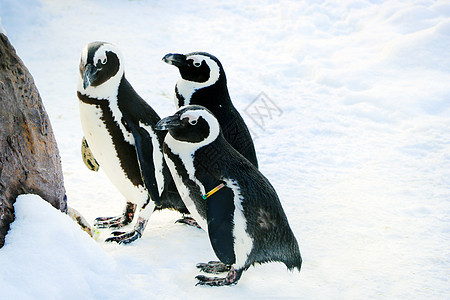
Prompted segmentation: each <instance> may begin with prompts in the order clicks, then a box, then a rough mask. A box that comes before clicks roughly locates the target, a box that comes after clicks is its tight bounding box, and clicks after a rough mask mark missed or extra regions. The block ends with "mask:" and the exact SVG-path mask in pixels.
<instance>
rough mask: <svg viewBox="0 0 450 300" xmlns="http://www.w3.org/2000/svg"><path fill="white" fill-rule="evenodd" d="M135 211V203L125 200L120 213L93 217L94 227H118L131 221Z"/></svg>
mask: <svg viewBox="0 0 450 300" xmlns="http://www.w3.org/2000/svg"><path fill="white" fill-rule="evenodd" d="M135 211H136V204H134V203H131V202H127V206H126V207H125V210H124V212H123V214H122V215H120V216H117V217H98V218H96V219H95V223H94V227H95V228H120V227H123V226H126V225H128V224H130V223H131V221H132V220H133V218H134V212H135Z"/></svg>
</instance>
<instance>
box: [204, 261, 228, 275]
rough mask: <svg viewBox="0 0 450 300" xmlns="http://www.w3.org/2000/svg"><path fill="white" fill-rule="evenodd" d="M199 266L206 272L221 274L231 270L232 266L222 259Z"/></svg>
mask: <svg viewBox="0 0 450 300" xmlns="http://www.w3.org/2000/svg"><path fill="white" fill-rule="evenodd" d="M197 268H198V269H200V271H202V272H205V273H210V274H219V273H224V272H228V271H230V269H231V266H229V265H226V264H224V263H222V262H220V261H210V262H208V263H199V264H197Z"/></svg>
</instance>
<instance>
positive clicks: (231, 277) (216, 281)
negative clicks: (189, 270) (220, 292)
mask: <svg viewBox="0 0 450 300" xmlns="http://www.w3.org/2000/svg"><path fill="white" fill-rule="evenodd" d="M242 272H243V269H240V270H237V271H236V270H235V269H234V268H233V267H230V271H229V272H228V274H227V276H226V277H225V278H219V277H206V276H203V275H198V276H197V277H195V279H197V280H198V283H197V284H196V285H209V286H225V285H229V286H231V285H235V284H237V282H238V281H239V279H240V278H241V275H242Z"/></svg>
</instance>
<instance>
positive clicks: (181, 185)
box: [164, 154, 208, 232]
mask: <svg viewBox="0 0 450 300" xmlns="http://www.w3.org/2000/svg"><path fill="white" fill-rule="evenodd" d="M164 158H165V161H166V163H167V166H168V167H169V170H170V173H171V174H172V177H173V180H174V182H175V185H176V187H177V190H178V193H179V194H180V196H181V200H183V202H184V205H186V208H187V209H188V210H189V212H190V213H191V215H192V216H193V217H194V219H195V220H196V221H197V223H198V224H199V225H200V227H201V228H202V229H203V230H205V231H206V232H208V222H207V220H206V216H202V215H200V213H199V212H198V210H197V208H196V204H195V203H194V201H193V200H192V198H191V194H190V191H189V188H188V187H187V185H186V184H185V182H184V181H183V178H182V177H181V176H180V175H179V174H178V172H177V169H176V167H175V163H174V162H173V161H172V160H171V159H170V158H169V157H168V156H167V154H164ZM202 187H203V186H202Z"/></svg>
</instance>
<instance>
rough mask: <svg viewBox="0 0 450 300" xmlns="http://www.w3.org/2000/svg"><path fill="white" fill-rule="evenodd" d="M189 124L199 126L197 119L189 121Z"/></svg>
mask: <svg viewBox="0 0 450 300" xmlns="http://www.w3.org/2000/svg"><path fill="white" fill-rule="evenodd" d="M189 124H191V125H193V126H195V124H197V120H196V119H193V120H189Z"/></svg>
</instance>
